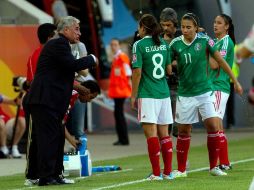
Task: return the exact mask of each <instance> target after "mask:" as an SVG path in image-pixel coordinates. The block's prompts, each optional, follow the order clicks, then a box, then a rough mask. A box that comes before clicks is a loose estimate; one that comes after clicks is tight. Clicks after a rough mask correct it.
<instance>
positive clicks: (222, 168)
mask: <svg viewBox="0 0 254 190" xmlns="http://www.w3.org/2000/svg"><path fill="white" fill-rule="evenodd" d="M219 168H220V169H221V170H232V165H231V164H229V165H224V164H222V165H219Z"/></svg>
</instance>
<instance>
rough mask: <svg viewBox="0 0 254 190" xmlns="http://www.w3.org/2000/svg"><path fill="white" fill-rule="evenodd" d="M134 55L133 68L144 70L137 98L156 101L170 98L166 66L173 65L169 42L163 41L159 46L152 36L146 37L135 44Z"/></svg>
mask: <svg viewBox="0 0 254 190" xmlns="http://www.w3.org/2000/svg"><path fill="white" fill-rule="evenodd" d="M132 53H133V60H132V67H133V68H141V69H142V74H141V79H140V83H139V87H138V95H137V97H138V98H155V99H162V98H167V97H169V96H170V93H169V87H168V84H167V81H166V76H165V75H166V66H167V65H168V64H171V59H170V54H169V47H168V44H167V42H166V41H165V40H163V39H161V44H160V45H159V46H157V45H155V43H154V42H153V40H152V37H151V36H146V37H144V38H143V39H141V40H139V41H137V42H135V43H134V45H133V49H132Z"/></svg>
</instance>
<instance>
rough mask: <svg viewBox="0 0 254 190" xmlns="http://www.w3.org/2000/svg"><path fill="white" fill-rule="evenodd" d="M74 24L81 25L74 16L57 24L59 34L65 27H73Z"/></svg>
mask: <svg viewBox="0 0 254 190" xmlns="http://www.w3.org/2000/svg"><path fill="white" fill-rule="evenodd" d="M74 23H78V24H79V23H80V21H79V19H77V18H75V17H73V16H66V17H63V18H61V19H60V21H59V22H58V24H57V32H61V31H62V30H63V29H64V28H65V27H69V26H72V25H73V24H74Z"/></svg>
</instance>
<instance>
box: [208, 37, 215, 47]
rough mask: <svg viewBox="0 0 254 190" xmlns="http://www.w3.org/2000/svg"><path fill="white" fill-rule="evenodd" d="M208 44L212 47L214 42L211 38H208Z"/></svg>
mask: <svg viewBox="0 0 254 190" xmlns="http://www.w3.org/2000/svg"><path fill="white" fill-rule="evenodd" d="M208 44H209V45H210V46H211V47H213V46H214V44H215V43H214V41H213V40H212V39H209V41H208Z"/></svg>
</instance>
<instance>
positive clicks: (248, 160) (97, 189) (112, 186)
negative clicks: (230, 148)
mask: <svg viewBox="0 0 254 190" xmlns="http://www.w3.org/2000/svg"><path fill="white" fill-rule="evenodd" d="M251 161H254V158H250V159H245V160H239V161H235V162H231V164H232V165H235V164H239V163H245V162H251ZM208 169H209V168H208V167H203V168H197V169H194V170H190V171H188V173H194V172H200V171H205V170H208ZM144 181H147V180H146V179H141V180H136V181H129V182H124V183H119V184H115V185H110V186H105V187H100V188H96V189H92V190H103V189H113V188H116V187H122V186H126V185H132V184H137V183H142V182H144ZM251 190H252V189H251Z"/></svg>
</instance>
